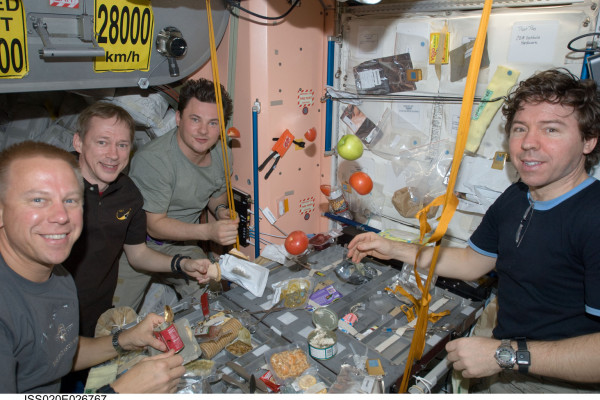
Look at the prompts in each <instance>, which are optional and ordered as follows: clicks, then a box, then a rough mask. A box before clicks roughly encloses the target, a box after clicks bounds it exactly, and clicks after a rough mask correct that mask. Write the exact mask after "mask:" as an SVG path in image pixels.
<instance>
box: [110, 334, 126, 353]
mask: <svg viewBox="0 0 600 400" xmlns="http://www.w3.org/2000/svg"><path fill="white" fill-rule="evenodd" d="M121 332H123V329H119V330H117V331H116V332H115V333H113V335H112V345H113V347H114V348H115V350H116V351H117V353H118V354H124V353H126V351H125V349H124V348H122V347H121V345H120V344H119V335H120V334H121Z"/></svg>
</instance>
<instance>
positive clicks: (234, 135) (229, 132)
mask: <svg viewBox="0 0 600 400" xmlns="http://www.w3.org/2000/svg"><path fill="white" fill-rule="evenodd" d="M227 136H229V137H232V138H239V137H240V136H242V135H240V131H239V130H238V129H237V128H236V127H235V126H232V127H231V128H229V129H227Z"/></svg>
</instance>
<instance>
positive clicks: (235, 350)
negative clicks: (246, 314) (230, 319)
mask: <svg viewBox="0 0 600 400" xmlns="http://www.w3.org/2000/svg"><path fill="white" fill-rule="evenodd" d="M253 349H254V346H252V335H251V334H250V331H249V330H248V329H246V328H244V327H242V329H240V330H239V332H238V337H237V339H236V340H234V341H233V342H231V343H229V344H228V345H227V346H225V350H227V351H228V352H229V353H231V354H233V355H234V356H236V357H240V356H243V355H244V354H246V353H248V352H249V351H252V350H253Z"/></svg>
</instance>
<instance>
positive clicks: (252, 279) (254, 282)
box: [219, 254, 269, 297]
mask: <svg viewBox="0 0 600 400" xmlns="http://www.w3.org/2000/svg"><path fill="white" fill-rule="evenodd" d="M219 265H220V267H221V277H222V278H223V279H226V280H228V281H231V282H234V283H237V284H238V285H240V286H241V287H243V288H244V289H247V290H248V291H249V292H250V293H252V294H253V295H254V296H256V297H261V296H262V295H263V293H264V291H265V287H266V286H267V279H268V278H269V270H268V269H267V268H265V267H263V266H262V265H258V264H255V263H253V262H250V261H246V260H242V259H240V258H237V257H234V256H232V255H230V254H223V255H222V256H221V257H220V258H219Z"/></svg>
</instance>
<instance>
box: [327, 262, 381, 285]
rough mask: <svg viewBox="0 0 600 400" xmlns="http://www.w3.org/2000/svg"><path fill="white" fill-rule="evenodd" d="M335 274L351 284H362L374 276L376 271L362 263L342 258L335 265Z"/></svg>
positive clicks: (376, 273)
mask: <svg viewBox="0 0 600 400" xmlns="http://www.w3.org/2000/svg"><path fill="white" fill-rule="evenodd" d="M335 274H336V275H337V276H338V278H340V279H341V280H343V281H344V282H348V283H350V284H352V285H362V284H363V283H367V282H369V281H370V280H371V279H373V278H374V277H376V276H377V275H378V274H379V273H378V271H377V270H376V269H375V268H373V267H370V266H368V265H367V264H363V263H353V262H352V261H350V260H344V261H343V262H341V263H340V264H338V265H337V266H336V267H335Z"/></svg>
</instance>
